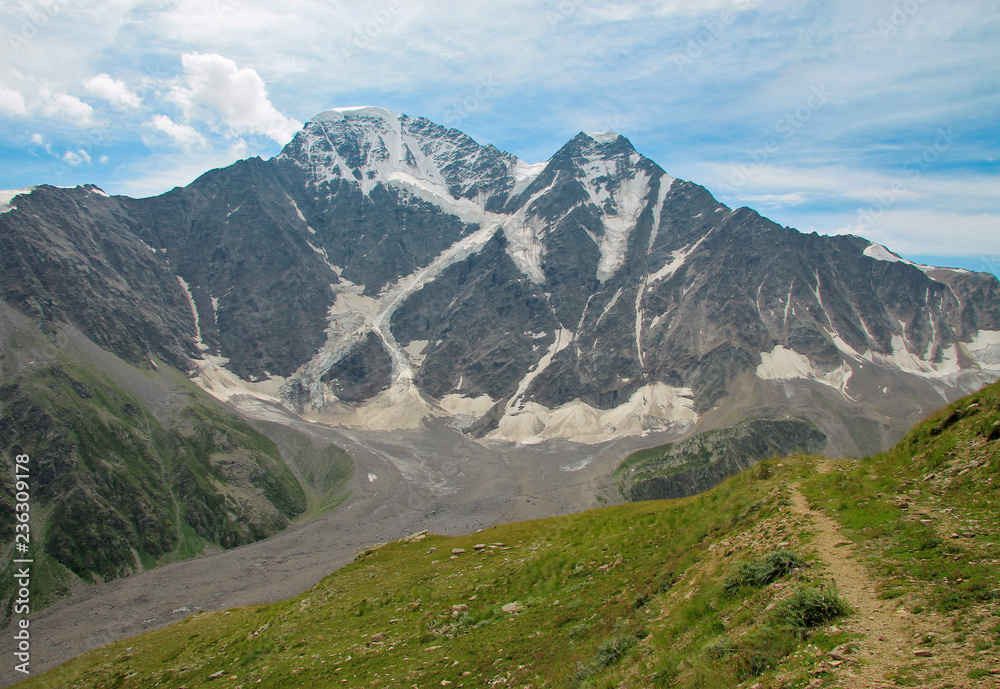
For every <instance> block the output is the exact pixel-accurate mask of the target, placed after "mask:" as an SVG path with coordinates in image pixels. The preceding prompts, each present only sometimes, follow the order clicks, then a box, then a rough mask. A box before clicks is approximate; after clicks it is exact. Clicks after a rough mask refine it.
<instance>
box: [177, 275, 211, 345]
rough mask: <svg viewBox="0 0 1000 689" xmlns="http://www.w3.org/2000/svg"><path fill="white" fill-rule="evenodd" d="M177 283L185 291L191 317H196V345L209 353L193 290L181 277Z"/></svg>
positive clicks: (178, 277)
mask: <svg viewBox="0 0 1000 689" xmlns="http://www.w3.org/2000/svg"><path fill="white" fill-rule="evenodd" d="M177 282H178V283H180V286H181V289H183V290H184V294H185V295H186V296H187V299H188V304H189V305H190V306H191V315H192V316H194V343H195V345H197V346H198V349H200V350H201V351H203V352H207V351H208V350H209V346H208V345H207V344H205V343H204V342H202V341H201V319H200V318H199V317H198V307H197V306H195V304H194V296H193V295H192V294H191V288H190V287H188V283H187V282H185V281H184V278H182V277H181V276H180V275H178V276H177Z"/></svg>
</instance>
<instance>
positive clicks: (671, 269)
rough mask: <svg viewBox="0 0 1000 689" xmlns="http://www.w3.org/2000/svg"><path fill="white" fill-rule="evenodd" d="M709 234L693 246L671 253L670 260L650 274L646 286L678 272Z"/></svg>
mask: <svg viewBox="0 0 1000 689" xmlns="http://www.w3.org/2000/svg"><path fill="white" fill-rule="evenodd" d="M710 234H712V233H711V232H709V233H708V234H706V235H705V236H704V237H702V238H701V239H699V240H698V241H697V242H695V243H694V244H691V245H690V246H687V247H685V248H683V249H680V250H679V251H674V252H673V253H671V254H670V260H669V261H667V263H666V265H664V266H663V267H662V268H660V269H659V270H658V271H656V272H655V273H650V275H649V279H648V280H647V281H646V282H647V284H650V285H652V284H653V283H655V282H659V281H660V280H666V279H667V278H669V277H671V276H672V275H673V274H674V273H676V272H677V271H678V270H680V267H681V266H683V265H684V263H685V262H686V261H687V260H688V258H689V257H690V256H691V254H693V253H694V252H695V251H697V250H698V247H699V246H701V244H702V242H704V241H705V240H706V239H708V235H710Z"/></svg>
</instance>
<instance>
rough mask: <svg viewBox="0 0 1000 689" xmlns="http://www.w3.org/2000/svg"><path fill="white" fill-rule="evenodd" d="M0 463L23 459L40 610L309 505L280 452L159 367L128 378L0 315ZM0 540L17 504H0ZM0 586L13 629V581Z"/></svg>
mask: <svg viewBox="0 0 1000 689" xmlns="http://www.w3.org/2000/svg"><path fill="white" fill-rule="evenodd" d="M0 356H2V358H0V410H2V412H3V413H2V421H0V462H2V463H3V464H4V465H5V466H7V467H8V468H9V469H10V471H7V472H5V474H4V478H3V479H2V481H3V483H2V485H3V490H4V495H5V496H6V497H7V498H9V497H10V496H12V495H13V494H14V493H13V490H12V486H13V484H12V483H11V481H12V478H11V477H12V476H13V469H12V465H11V462H12V461H13V458H14V457H15V456H16V455H18V454H21V453H26V454H28V455H29V456H30V457H31V464H30V476H31V480H30V487H31V492H30V495H31V498H32V502H31V506H32V510H33V511H32V515H33V519H32V533H33V534H34V536H35V539H34V543H33V548H34V550H33V556H34V558H35V559H36V562H37V564H36V566H35V572H36V578H34V579H33V580H32V584H33V588H32V595H33V603H34V605H35V609H36V610H37V609H42V608H43V607H45V606H46V605H48V604H50V603H51V602H53V601H54V600H55V599H56V598H58V597H61V596H64V595H66V594H67V593H68V592H69V591H70V590H71V589H72V588H74V587H78V585H79V583H80V581H81V580H82V581H83V582H91V581H110V580H111V579H114V578H117V577H122V576H127V575H128V574H130V573H133V572H135V571H139V570H141V569H147V568H151V567H154V566H156V565H158V564H164V563H167V562H171V561H173V560H175V559H180V558H185V557H191V556H193V555H198V554H201V553H202V552H203V551H204V550H205V549H206V548H207V549H212V548H218V547H219V546H221V547H226V548H231V547H235V546H239V545H242V544H245V543H249V542H252V541H255V540H259V539H261V538H265V537H267V536H269V535H271V534H273V533H275V532H276V531H278V530H280V529H283V528H285V527H286V526H288V525H289V524H290V521H291V519H292V518H294V517H295V516H296V515H299V514H301V513H302V512H303V511H305V509H306V507H307V502H306V496H305V494H304V492H303V489H302V487H301V486H300V484H299V482H298V480H297V479H296V477H295V476H294V475H293V474H292V472H291V471H290V470H289V468H288V467H287V466H286V464H285V461H284V459H283V458H282V456H281V455H280V454H279V453H278V450H277V448H276V447H275V446H274V444H273V443H272V442H271V441H270V440H268V439H267V438H266V437H265V436H264V435H262V434H261V433H260V432H259V431H257V430H256V429H254V428H253V427H252V426H250V425H249V424H248V423H246V422H245V421H244V420H242V419H240V418H239V417H237V416H235V415H234V414H233V413H232V412H231V411H229V410H226V409H224V408H223V407H222V406H221V405H219V404H218V403H217V402H216V401H215V400H212V399H211V398H210V397H208V396H207V395H204V393H202V392H201V391H199V390H198V389H197V388H195V387H194V386H193V385H192V384H191V383H190V382H189V381H186V380H185V379H184V378H183V377H182V376H180V375H178V374H177V373H176V372H175V371H172V370H170V369H169V368H168V367H167V366H166V365H165V364H163V363H162V362H161V364H160V365H159V368H162V369H163V370H151V371H144V370H141V369H136V368H134V367H131V366H129V365H127V364H126V363H124V362H122V361H121V360H119V359H117V358H115V357H114V356H113V355H111V354H108V353H105V352H102V351H101V350H100V349H98V348H97V347H96V346H95V345H94V344H93V343H91V342H89V340H86V338H85V337H83V335H82V334H81V333H80V332H79V331H75V330H74V329H72V328H65V327H62V328H59V329H57V331H56V333H55V334H54V336H53V338H49V337H46V336H45V335H43V334H42V333H41V332H40V331H38V330H37V328H36V327H35V326H34V325H33V324H32V323H31V322H30V321H29V320H28V319H27V318H25V317H24V316H22V315H20V314H18V313H17V312H15V311H14V310H13V309H11V308H10V307H8V306H6V305H0ZM0 513H2V514H3V519H2V520H0V522H2V524H3V527H2V530H3V532H4V533H3V535H4V537H5V538H4V540H5V541H8V540H9V539H10V538H11V537H12V532H13V525H14V523H15V520H14V518H13V503H12V501H11V500H7V499H5V500H4V501H3V502H2V503H0ZM5 582H9V583H5V584H4V585H3V587H2V588H0V596H2V610H3V613H2V615H3V619H4V620H8V619H9V617H10V614H11V601H12V600H13V594H14V588H13V582H12V580H11V579H10V578H9V577H8V578H7V579H5Z"/></svg>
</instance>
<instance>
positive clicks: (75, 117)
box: [41, 89, 95, 127]
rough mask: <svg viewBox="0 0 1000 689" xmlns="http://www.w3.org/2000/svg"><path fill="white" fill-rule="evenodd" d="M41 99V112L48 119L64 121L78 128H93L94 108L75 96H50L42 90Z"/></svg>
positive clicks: (59, 94)
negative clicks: (54, 118) (53, 118)
mask: <svg viewBox="0 0 1000 689" xmlns="http://www.w3.org/2000/svg"><path fill="white" fill-rule="evenodd" d="M41 97H42V111H43V112H44V113H45V114H46V115H48V116H49V117H56V118H58V119H61V120H65V121H67V122H70V123H71V124H75V125H76V126H78V127H92V126H94V124H95V120H94V108H93V107H92V106H90V105H89V104H87V103H84V102H83V101H82V100H80V99H79V98H77V97H76V96H71V95H69V94H68V93H56V94H50V93H48V91H46V90H44V89H43V90H42V93H41Z"/></svg>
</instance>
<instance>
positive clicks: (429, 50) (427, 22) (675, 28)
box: [0, 0, 1000, 272]
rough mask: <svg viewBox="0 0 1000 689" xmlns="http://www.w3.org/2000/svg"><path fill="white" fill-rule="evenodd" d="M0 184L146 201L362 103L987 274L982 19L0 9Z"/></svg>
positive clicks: (730, 11) (702, 9)
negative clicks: (650, 174)
mask: <svg viewBox="0 0 1000 689" xmlns="http://www.w3.org/2000/svg"><path fill="white" fill-rule="evenodd" d="M0 26H2V27H3V33H4V34H5V35H4V36H3V37H0V161H2V163H3V164H2V165H0V188H4V189H13V188H21V187H26V186H29V185H33V184H38V183H50V184H58V185H75V184H83V183H95V184H97V185H99V186H100V187H102V188H103V189H105V190H106V191H108V192H110V193H118V194H129V195H132V196H148V195H153V194H158V193H162V192H164V191H166V190H168V189H170V188H171V187H173V186H175V185H184V184H187V183H189V182H190V181H192V180H193V179H194V178H195V177H197V176H198V175H199V174H200V173H202V172H204V171H206V170H208V169H211V168H213V167H219V166H222V165H226V164H229V163H231V162H233V161H235V160H237V159H239V158H242V157H246V156H251V155H260V156H262V157H265V158H267V157H270V156H273V155H275V154H277V153H278V152H279V151H280V150H281V146H282V145H283V144H284V143H285V142H287V141H288V139H289V138H290V137H291V136H292V135H293V134H294V132H295V131H296V130H297V128H298V127H300V126H301V124H302V123H303V122H305V121H307V120H308V119H309V118H311V117H312V116H314V115H315V114H317V113H319V112H321V111H322V110H324V109H327V108H330V107H336V106H350V105H362V104H371V105H381V106H384V107H386V108H389V109H390V110H394V111H396V112H405V113H407V114H409V115H413V116H419V115H422V116H425V117H428V118H429V119H431V120H433V121H435V122H439V123H441V124H446V125H450V126H454V127H457V128H459V129H462V130H464V131H466V132H467V133H469V134H470V135H471V136H473V137H474V138H475V139H477V140H478V141H480V142H482V143H493V144H495V145H497V146H498V147H500V148H502V149H504V150H507V151H510V152H512V153H515V154H516V155H518V156H520V157H521V158H523V159H525V160H527V161H528V162H538V161H542V160H545V159H547V158H549V157H550V156H551V155H552V154H553V153H554V152H555V151H556V150H557V149H558V148H559V147H560V146H561V145H562V144H564V143H565V142H566V141H567V140H568V139H570V138H571V137H572V136H573V135H574V134H576V133H577V132H579V131H581V130H585V131H595V130H598V131H603V130H614V131H618V132H620V133H622V134H625V135H626V136H628V137H629V138H630V139H631V140H632V142H633V144H634V145H635V146H636V148H637V149H638V150H639V151H640V152H642V153H643V154H645V155H647V156H648V157H650V158H652V159H653V160H655V161H656V162H657V163H659V164H660V165H661V166H662V167H663V168H664V169H665V170H666V171H667V172H669V173H670V174H672V175H674V176H677V177H682V178H685V179H690V180H693V181H695V182H697V183H699V184H702V185H704V186H706V187H707V188H708V189H709V190H710V191H711V192H712V193H713V194H714V195H715V196H716V197H717V198H719V199H720V200H721V201H723V202H724V203H726V204H728V205H730V206H734V207H735V206H744V205H745V206H750V207H751V208H754V209H756V210H757V211H759V212H760V213H761V214H763V215H765V216H767V217H769V218H771V219H773V220H775V221H776V222H778V223H781V224H783V225H790V226H792V227H796V228H798V229H800V230H803V231H807V232H808V231H817V232H820V233H822V234H837V233H853V234H860V235H862V236H865V237H868V238H870V239H872V240H874V241H878V242H881V243H884V244H886V245H887V246H888V247H889V248H890V249H892V250H894V251H896V252H897V253H899V254H901V255H903V256H905V257H907V258H912V259H915V260H921V261H928V262H935V263H939V264H944V265H954V266H958V267H966V268H972V269H975V270H991V271H992V272H997V271H998V268H1000V162H998V151H1000V70H998V69H997V67H996V65H998V64H1000V42H998V41H997V40H996V37H997V36H998V35H1000V5H998V4H997V3H996V2H995V0H966V1H964V2H961V3H953V2H945V1H944V0H891V1H878V0H875V1H868V2H862V1H853V0H847V1H843V2H829V1H827V2H811V1H805V2H802V1H798V2H791V1H785V0H773V1H765V0H703V1H702V2H698V3H692V2H682V1H680V0H636V1H633V2H614V1H612V2H597V1H596V0H594V1H591V0H551V1H544V2H543V1H536V0H509V1H507V2H501V3H489V4H487V3H468V2H458V1H456V0H435V1H434V2H430V1H429V0H427V1H417V0H376V2H365V3H358V2H350V3H349V2H343V1H339V0H334V1H332V2H330V1H319V0H285V1H284V2H282V3H280V4H276V3H267V2H263V1H261V0H157V1H155V2H149V1H146V2H143V1H131V0H103V1H102V2H92V1H90V0H76V1H74V2H69V0H35V1H33V2H27V1H22V0H6V1H5V2H4V3H3V4H2V5H0Z"/></svg>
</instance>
